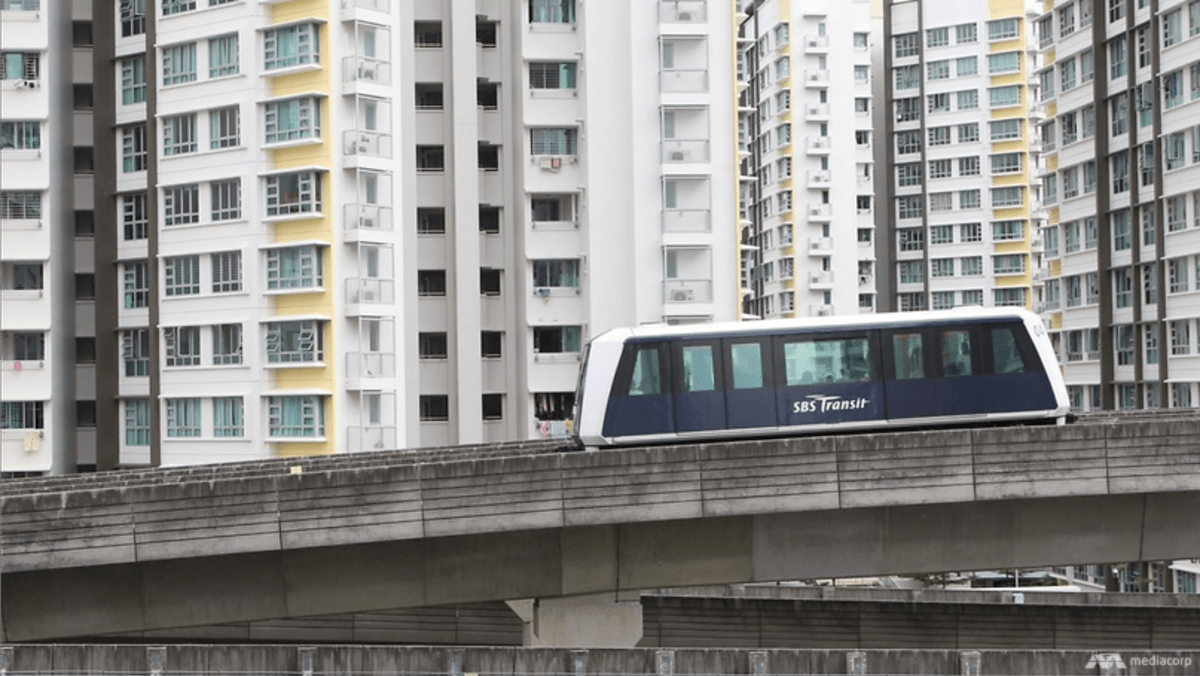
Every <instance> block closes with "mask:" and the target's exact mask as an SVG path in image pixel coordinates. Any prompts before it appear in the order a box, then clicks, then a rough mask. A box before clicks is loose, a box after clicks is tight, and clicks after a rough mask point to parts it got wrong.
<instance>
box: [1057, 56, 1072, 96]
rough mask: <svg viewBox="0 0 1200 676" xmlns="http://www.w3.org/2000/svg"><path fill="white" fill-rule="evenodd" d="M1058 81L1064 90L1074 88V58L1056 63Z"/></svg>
mask: <svg viewBox="0 0 1200 676" xmlns="http://www.w3.org/2000/svg"><path fill="white" fill-rule="evenodd" d="M1058 82H1059V87H1060V88H1061V89H1062V90H1063V91H1064V92H1065V91H1067V90H1068V89H1074V88H1075V59H1073V58H1072V59H1067V60H1066V61H1063V62H1062V63H1060V64H1058Z"/></svg>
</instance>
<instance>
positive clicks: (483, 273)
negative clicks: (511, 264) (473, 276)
mask: <svg viewBox="0 0 1200 676" xmlns="http://www.w3.org/2000/svg"><path fill="white" fill-rule="evenodd" d="M502 272H503V271H502V270H497V269H495V268H481V269H480V270H479V293H481V294H483V295H484V296H499V295H500V289H501V282H502Z"/></svg>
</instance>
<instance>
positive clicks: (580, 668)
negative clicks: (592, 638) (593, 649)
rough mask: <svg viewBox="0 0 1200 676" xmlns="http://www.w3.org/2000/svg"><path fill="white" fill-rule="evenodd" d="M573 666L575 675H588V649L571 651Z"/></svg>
mask: <svg viewBox="0 0 1200 676" xmlns="http://www.w3.org/2000/svg"><path fill="white" fill-rule="evenodd" d="M571 668H572V672H573V674H574V676H587V669H588V651H586V650H572V651H571Z"/></svg>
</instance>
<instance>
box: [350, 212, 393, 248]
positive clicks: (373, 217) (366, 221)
mask: <svg viewBox="0 0 1200 676" xmlns="http://www.w3.org/2000/svg"><path fill="white" fill-rule="evenodd" d="M394 215H395V214H394V212H393V211H392V208H391V207H385V206H380V205H378V204H347V205H346V210H345V216H344V218H343V220H342V224H343V227H344V229H345V231H346V242H386V241H390V240H391V235H392V233H393V231H394V229H395V225H394Z"/></svg>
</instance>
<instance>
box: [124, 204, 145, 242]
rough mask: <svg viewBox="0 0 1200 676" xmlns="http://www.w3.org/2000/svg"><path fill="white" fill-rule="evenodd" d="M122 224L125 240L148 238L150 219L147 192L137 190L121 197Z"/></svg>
mask: <svg viewBox="0 0 1200 676" xmlns="http://www.w3.org/2000/svg"><path fill="white" fill-rule="evenodd" d="M121 224H122V226H123V230H124V236H125V241H127V242H128V241H133V240H138V239H146V235H147V233H146V228H147V226H148V225H149V221H148V218H147V215H146V193H144V192H136V193H131V194H128V195H123V196H122V197H121Z"/></svg>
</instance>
